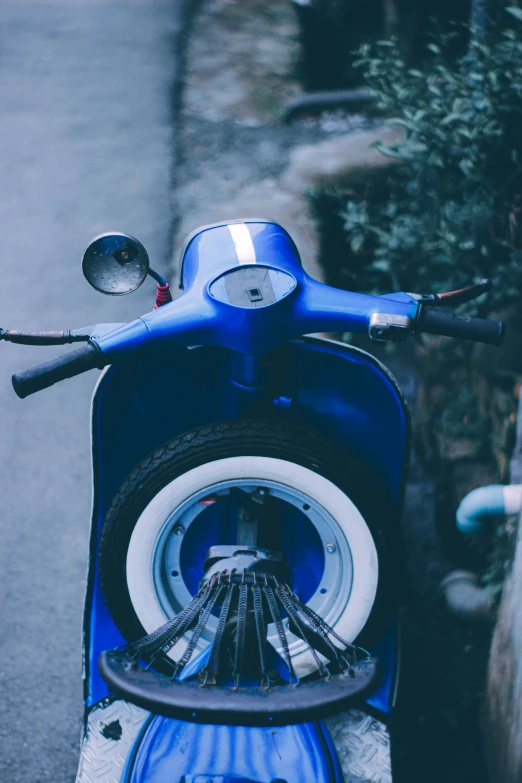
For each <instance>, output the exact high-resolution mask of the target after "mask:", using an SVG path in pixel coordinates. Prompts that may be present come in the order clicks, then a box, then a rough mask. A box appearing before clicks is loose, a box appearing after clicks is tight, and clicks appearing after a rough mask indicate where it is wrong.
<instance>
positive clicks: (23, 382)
mask: <svg viewBox="0 0 522 783" xmlns="http://www.w3.org/2000/svg"><path fill="white" fill-rule="evenodd" d="M104 366H105V360H104V356H103V353H102V352H101V351H100V349H99V348H98V346H97V345H95V344H94V343H88V345H84V346H82V347H81V348H78V350H76V351H71V352H70V353H66V354H65V356H59V357H58V358H57V359H52V360H51V361H50V362H45V363H44V364H38V365H37V366H36V367H32V368H31V369H30V370H26V371H25V372H21V373H18V374H17V375H13V377H12V378H11V380H12V382H13V388H14V390H15V392H16V393H17V395H18V396H19V397H21V398H22V399H24V397H28V396H29V395H30V394H34V393H35V392H38V391H41V390H42V389H47V388H48V387H49V386H52V385H53V384H55V383H58V381H64V380H65V379H66V378H72V377H73V376H75V375H80V374H81V373H82V372H87V370H94V369H95V368H96V367H98V368H99V369H100V370H101V369H103V367H104Z"/></svg>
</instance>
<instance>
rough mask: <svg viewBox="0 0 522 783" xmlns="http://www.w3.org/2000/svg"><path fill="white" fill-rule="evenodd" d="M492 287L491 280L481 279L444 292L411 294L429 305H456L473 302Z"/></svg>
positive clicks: (420, 301)
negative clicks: (463, 286)
mask: <svg viewBox="0 0 522 783" xmlns="http://www.w3.org/2000/svg"><path fill="white" fill-rule="evenodd" d="M492 288H493V283H492V282H491V280H481V281H480V283H475V284H474V285H470V286H468V287H467V288H460V289H458V290H457V291H447V292H446V293H444V294H421V295H420V296H419V295H415V294H411V296H412V297H413V298H414V299H417V301H418V302H419V303H420V304H423V305H426V306H427V307H455V306H457V305H460V304H464V303H465V302H471V300H472V299H476V298H477V297H478V296H481V295H482V294H484V293H486V291H491V289H492Z"/></svg>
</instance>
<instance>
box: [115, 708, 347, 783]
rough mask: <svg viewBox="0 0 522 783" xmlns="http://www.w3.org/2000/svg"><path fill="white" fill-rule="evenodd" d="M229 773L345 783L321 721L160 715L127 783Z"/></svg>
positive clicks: (137, 751)
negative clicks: (263, 723) (208, 720)
mask: <svg viewBox="0 0 522 783" xmlns="http://www.w3.org/2000/svg"><path fill="white" fill-rule="evenodd" d="M186 774H191V775H196V774H199V775H212V774H214V775H230V776H237V777H238V778H240V779H241V778H246V779H247V780H251V781H255V783H270V782H271V781H272V780H276V779H277V780H284V781H286V783H342V780H343V778H342V775H341V773H340V770H339V766H338V763H337V759H336V757H335V755H334V753H332V751H331V749H330V748H329V746H328V744H327V741H326V738H325V733H324V729H323V727H322V725H321V724H317V723H303V724H300V725H299V726H281V727H278V728H277V729H270V728H245V727H242V726H201V725H198V724H195V723H186V722H185V721H178V720H172V719H169V718H163V717H161V716H155V717H153V718H152V720H151V721H150V723H149V724H148V725H147V726H146V728H145V730H144V731H143V733H142V735H141V736H140V737H139V738H138V740H137V742H136V745H135V748H134V750H133V753H132V754H131V756H130V758H129V761H128V764H127V769H126V770H125V774H124V775H123V776H122V783H179V781H180V780H181V778H182V776H183V775H186Z"/></svg>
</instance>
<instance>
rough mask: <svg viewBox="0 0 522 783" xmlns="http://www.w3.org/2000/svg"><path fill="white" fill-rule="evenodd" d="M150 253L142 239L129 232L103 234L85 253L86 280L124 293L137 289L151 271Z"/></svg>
mask: <svg viewBox="0 0 522 783" xmlns="http://www.w3.org/2000/svg"><path fill="white" fill-rule="evenodd" d="M149 268H150V264H149V256H148V253H147V251H146V250H145V248H144V247H143V245H142V244H141V242H139V241H138V240H137V239H134V237H131V236H129V235H128V234H102V235H101V236H99V237H96V239H94V240H93V241H92V242H91V244H90V245H89V247H88V248H87V250H86V251H85V254H84V256H83V262H82V269H83V274H84V276H85V279H86V280H87V282H88V283H90V284H91V285H92V287H93V288H95V289H96V290H97V291H101V293H102V294H110V295H111V296H122V295H123V294H130V293H131V292H132V291H135V290H136V289H137V288H139V287H140V285H141V284H142V283H143V281H144V280H145V278H146V277H147V274H148V273H149Z"/></svg>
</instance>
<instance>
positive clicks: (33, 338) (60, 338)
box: [0, 324, 123, 345]
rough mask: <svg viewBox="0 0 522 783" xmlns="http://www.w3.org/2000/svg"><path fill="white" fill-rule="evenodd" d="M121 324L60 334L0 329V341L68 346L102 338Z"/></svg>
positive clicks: (94, 326) (86, 327) (92, 327)
mask: <svg viewBox="0 0 522 783" xmlns="http://www.w3.org/2000/svg"><path fill="white" fill-rule="evenodd" d="M120 326H123V324H94V325H92V326H84V327H83V328H81V329H71V330H69V329H66V330H63V331H60V332H17V331H15V330H14V329H0V340H5V341H6V342H8V343H18V345H68V344H69V343H81V342H85V343H87V342H89V340H90V339H91V338H96V337H102V336H103V335H104V334H107V333H109V332H113V331H114V330H115V329H118V327H120Z"/></svg>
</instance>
